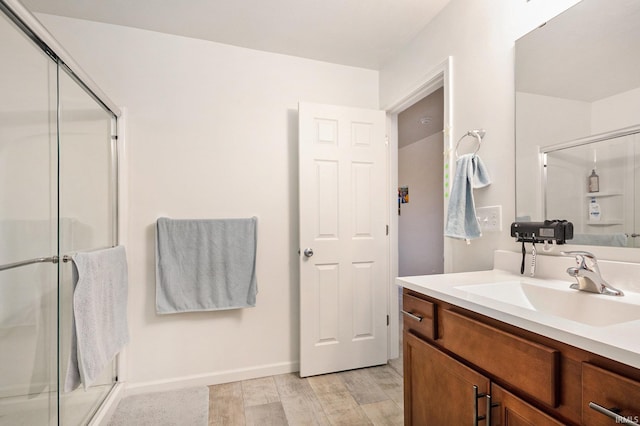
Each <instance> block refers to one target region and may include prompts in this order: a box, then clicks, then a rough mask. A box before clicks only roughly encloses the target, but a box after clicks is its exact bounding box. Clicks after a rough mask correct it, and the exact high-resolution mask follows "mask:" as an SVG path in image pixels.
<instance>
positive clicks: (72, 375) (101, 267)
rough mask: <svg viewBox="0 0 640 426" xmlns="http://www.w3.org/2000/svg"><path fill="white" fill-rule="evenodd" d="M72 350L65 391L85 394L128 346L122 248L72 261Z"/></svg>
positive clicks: (106, 250)
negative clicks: (78, 390) (83, 391)
mask: <svg viewBox="0 0 640 426" xmlns="http://www.w3.org/2000/svg"><path fill="white" fill-rule="evenodd" d="M72 259H73V264H74V268H73V273H74V280H73V281H74V283H75V290H74V292H73V327H72V333H71V334H72V343H71V344H72V349H71V359H70V360H69V368H68V371H67V376H66V380H65V387H64V389H65V391H66V392H69V391H72V390H73V389H75V388H77V387H78V386H79V385H80V383H82V385H83V386H84V389H85V390H86V389H87V388H88V387H89V386H91V385H92V384H93V383H94V382H95V380H96V379H97V378H98V377H99V376H100V374H101V373H102V371H103V370H104V368H105V367H106V366H107V365H109V364H110V363H111V361H112V360H113V358H114V357H115V355H116V354H117V353H118V352H120V351H121V350H122V348H123V347H124V345H126V344H127V343H128V342H129V330H128V326H127V288H128V280H127V259H126V254H125V249H124V247H122V246H118V247H114V248H109V249H105V250H98V251H94V252H90V253H78V254H75V255H74V256H73V257H72Z"/></svg>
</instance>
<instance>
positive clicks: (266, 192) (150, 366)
mask: <svg viewBox="0 0 640 426" xmlns="http://www.w3.org/2000/svg"><path fill="white" fill-rule="evenodd" d="M38 17H39V18H40V19H41V20H42V21H43V22H44V24H45V25H46V26H47V27H48V28H49V29H50V31H51V32H52V33H53V35H54V36H55V37H56V38H57V39H58V40H59V41H60V42H61V44H62V45H63V46H65V48H66V49H67V50H68V51H69V52H70V53H71V55H72V56H73V57H74V58H75V59H76V61H77V62H78V63H79V64H80V65H81V66H82V67H83V68H84V69H85V70H86V71H87V72H88V74H89V75H90V76H92V78H93V79H94V80H95V81H96V83H97V84H98V85H99V86H100V87H101V88H102V89H103V90H104V91H105V92H106V93H107V94H108V95H109V96H110V97H111V98H112V99H113V100H114V101H115V102H116V103H118V104H119V105H121V106H124V107H126V111H127V123H128V124H127V128H126V134H127V142H126V144H127V149H128V152H127V156H128V164H129V168H128V170H127V173H128V176H129V182H125V184H127V185H128V191H129V199H128V200H127V202H128V204H129V216H128V217H127V218H124V219H125V220H127V221H128V229H129V233H128V241H129V243H128V246H127V250H128V260H129V272H130V274H129V279H130V291H129V323H130V330H131V343H130V347H129V351H128V356H127V357H128V370H129V371H128V373H129V380H130V381H131V382H133V383H134V384H138V385H141V384H145V383H151V382H155V383H162V382H171V381H174V380H180V379H184V378H189V379H194V380H195V379H198V378H204V382H208V383H213V382H214V381H216V380H217V379H220V380H228V379H229V378H230V377H251V376H257V375H260V374H269V373H273V372H278V371H280V372H282V371H291V370H294V369H296V368H297V365H296V363H297V361H298V358H299V356H298V350H299V338H298V332H299V330H298V255H297V250H298V243H297V239H298V231H297V226H298V221H297V208H298V206H297V201H298V197H297V102H298V101H299V100H303V101H310V102H320V103H332V104H343V105H350V106H356V107H367V108H375V107H377V106H378V73H377V72H374V71H370V70H364V69H358V68H352V67H346V66H338V65H333V64H328V63H323V62H317V61H311V60H306V59H300V58H294V57H289V56H283V55H276V54H270V53H264V52H258V51H253V50H248V49H242V48H236V47H232V46H228V45H221V44H216V43H211V42H206V41H202V40H195V39H188V38H183V37H176V36H171V35H166V34H160V33H154V32H149V31H142V30H136V29H131V28H125V27H120V26H114V25H106V24H100V23H93V22H87V21H81V20H74V19H67V18H60V17H55V16H48V15H39V16H38ZM252 215H256V216H258V218H259V224H258V230H259V231H258V260H257V277H258V289H259V293H258V298H257V306H256V307H255V308H252V309H244V310H235V311H225V312H213V313H189V314H178V315H167V316H162V317H160V316H157V315H156V314H155V310H154V308H155V305H154V296H155V287H154V285H155V284H154V283H155V282H154V279H155V278H154V223H155V220H156V219H157V218H158V217H160V216H169V217H173V218H225V217H248V216H252ZM233 372H236V373H237V374H236V375H235V376H234V375H233V374H231V373H233ZM227 373H230V374H227Z"/></svg>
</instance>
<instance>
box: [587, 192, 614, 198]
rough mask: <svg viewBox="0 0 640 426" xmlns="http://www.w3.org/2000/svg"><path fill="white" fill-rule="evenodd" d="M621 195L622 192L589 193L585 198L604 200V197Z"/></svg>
mask: <svg viewBox="0 0 640 426" xmlns="http://www.w3.org/2000/svg"><path fill="white" fill-rule="evenodd" d="M621 195H622V192H612V191H602V192H587V193H586V194H585V197H587V198H591V197H596V198H604V197H619V196H621Z"/></svg>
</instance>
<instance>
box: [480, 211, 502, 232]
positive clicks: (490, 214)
mask: <svg viewBox="0 0 640 426" xmlns="http://www.w3.org/2000/svg"><path fill="white" fill-rule="evenodd" d="M476 217H477V218H478V222H480V230H481V231H483V232H500V231H502V206H489V207H478V208H477V209H476Z"/></svg>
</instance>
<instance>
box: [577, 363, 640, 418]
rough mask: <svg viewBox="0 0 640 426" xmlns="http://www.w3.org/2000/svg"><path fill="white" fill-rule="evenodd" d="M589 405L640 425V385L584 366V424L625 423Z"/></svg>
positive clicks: (584, 364) (597, 368) (586, 365)
mask: <svg viewBox="0 0 640 426" xmlns="http://www.w3.org/2000/svg"><path fill="white" fill-rule="evenodd" d="M589 403H595V404H598V405H599V406H601V407H603V408H605V409H608V410H610V411H616V412H617V414H619V415H620V416H621V417H626V418H627V419H629V420H631V421H633V422H635V423H640V382H636V381H634V380H631V379H629V378H627V377H624V376H620V375H618V374H615V373H612V372H611V371H607V370H604V369H602V368H599V367H596V366H594V365H592V364H589V363H586V362H585V363H582V423H583V424H584V425H586V426H591V425H603V426H606V425H614V424H621V423H622V422H621V421H620V419H618V420H617V421H616V418H611V417H607V416H606V415H605V414H603V413H601V412H598V411H596V410H595V409H593V408H590V407H589Z"/></svg>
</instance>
